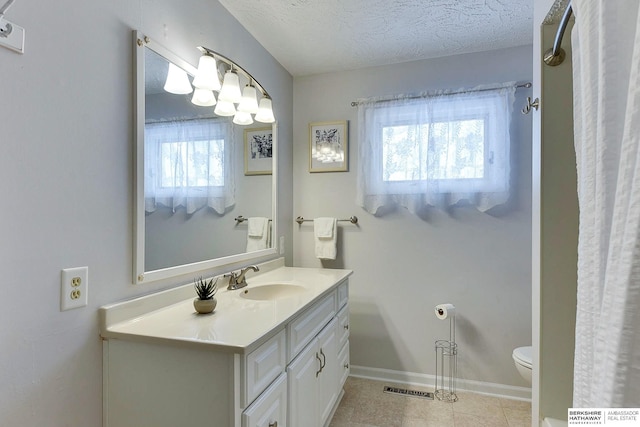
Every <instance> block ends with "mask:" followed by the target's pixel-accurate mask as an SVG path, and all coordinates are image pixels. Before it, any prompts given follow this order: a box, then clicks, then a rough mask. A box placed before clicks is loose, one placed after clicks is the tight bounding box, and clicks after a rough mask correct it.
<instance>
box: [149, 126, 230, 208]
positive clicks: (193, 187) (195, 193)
mask: <svg viewBox="0 0 640 427" xmlns="http://www.w3.org/2000/svg"><path fill="white" fill-rule="evenodd" d="M233 140H234V139H233V125H232V124H231V122H230V121H229V120H226V119H197V120H174V121H164V122H156V123H147V124H145V136H144V141H145V154H144V156H145V161H144V163H145V180H144V183H145V185H144V191H145V211H146V212H153V211H155V210H156V207H157V205H159V204H160V205H164V206H168V207H170V208H172V209H173V210H174V211H175V209H176V208H178V207H180V206H182V207H184V208H185V209H186V212H187V213H188V214H192V213H194V212H195V211H197V210H198V209H201V208H203V207H205V206H208V207H210V208H212V209H213V210H215V211H216V212H217V213H219V214H224V213H225V210H226V209H227V208H228V207H230V206H233V205H234V204H235V180H234V168H233V165H234V164H235V161H234V158H235V154H234V149H233V147H234V144H233V143H232V141H233Z"/></svg>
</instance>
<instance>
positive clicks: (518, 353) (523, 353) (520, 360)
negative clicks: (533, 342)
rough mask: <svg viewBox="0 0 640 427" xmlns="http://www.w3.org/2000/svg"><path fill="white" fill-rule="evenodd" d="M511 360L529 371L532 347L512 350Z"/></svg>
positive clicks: (531, 361) (531, 362) (531, 360)
mask: <svg viewBox="0 0 640 427" xmlns="http://www.w3.org/2000/svg"><path fill="white" fill-rule="evenodd" d="M513 360H514V361H515V362H516V363H517V364H519V365H521V366H524V367H525V368H528V369H531V366H532V364H533V347H532V346H527V347H518V348H516V349H515V350H513Z"/></svg>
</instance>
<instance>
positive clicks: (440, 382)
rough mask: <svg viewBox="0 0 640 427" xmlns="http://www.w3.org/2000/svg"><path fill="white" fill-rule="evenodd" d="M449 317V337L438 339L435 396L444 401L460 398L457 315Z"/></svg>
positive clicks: (436, 346)
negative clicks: (457, 392) (458, 388)
mask: <svg viewBox="0 0 640 427" xmlns="http://www.w3.org/2000/svg"><path fill="white" fill-rule="evenodd" d="M448 317H449V339H448V340H436V342H435V349H436V381H435V382H436V384H435V391H434V396H435V397H436V398H437V399H438V400H441V401H444V402H451V403H453V402H455V401H457V400H458V395H457V394H456V378H457V376H458V344H456V317H455V316H448Z"/></svg>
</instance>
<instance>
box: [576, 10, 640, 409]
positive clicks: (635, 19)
mask: <svg viewBox="0 0 640 427" xmlns="http://www.w3.org/2000/svg"><path fill="white" fill-rule="evenodd" d="M638 3H639V2H638V1H635V0H633V1H626V0H573V3H572V4H573V10H574V12H575V16H576V24H575V26H574V29H573V33H572V47H573V77H574V87H573V89H574V131H575V148H576V155H577V168H578V198H579V205H580V234H579V243H578V306H577V315H576V352H575V371H574V396H573V405H574V407H640V147H639V145H640V16H639V15H638V11H639V6H638Z"/></svg>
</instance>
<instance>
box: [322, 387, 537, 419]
mask: <svg viewBox="0 0 640 427" xmlns="http://www.w3.org/2000/svg"><path fill="white" fill-rule="evenodd" d="M385 385H388V386H392V387H402V388H409V389H411V390H425V391H433V390H430V389H425V388H421V387H416V386H406V385H401V384H393V383H389V382H380V381H373V380H368V379H363V378H355V377H349V379H348V380H347V382H346V384H345V386H344V390H345V394H344V396H343V398H342V401H341V402H340V406H338V409H337V410H336V413H335V415H334V417H333V420H332V421H331V424H330V426H329V427H484V426H487V427H531V404H530V403H529V402H522V401H518V400H510V399H502V398H497V397H491V396H484V395H481V394H475V393H468V392H459V393H457V394H458V401H457V402H454V403H446V402H441V401H439V400H437V399H436V400H428V399H421V398H416V397H408V396H399V395H394V394H389V393H383V391H382V390H383V387H384V386H385Z"/></svg>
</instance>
